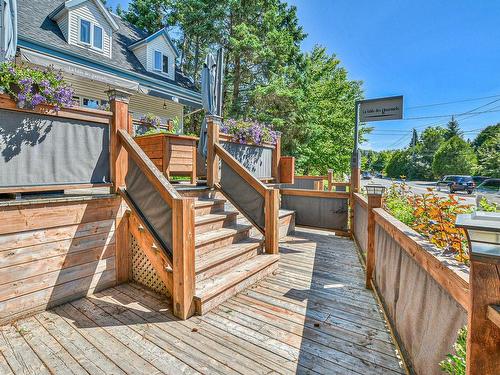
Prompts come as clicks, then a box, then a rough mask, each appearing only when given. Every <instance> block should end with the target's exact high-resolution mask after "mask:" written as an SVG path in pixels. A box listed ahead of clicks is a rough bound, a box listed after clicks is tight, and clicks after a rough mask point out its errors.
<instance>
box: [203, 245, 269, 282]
mask: <svg viewBox="0 0 500 375" xmlns="http://www.w3.org/2000/svg"><path fill="white" fill-rule="evenodd" d="M263 243H264V240H262V239H258V238H255V237H250V238H248V239H246V240H243V241H240V242H237V243H234V244H231V245H228V246H224V247H221V248H219V249H216V250H213V251H212V252H210V253H208V254H202V255H201V256H200V255H198V256H197V257H196V261H195V265H196V273H199V272H202V271H204V270H206V269H207V268H210V267H212V266H214V265H217V264H220V263H223V262H224V261H226V260H228V259H231V258H234V257H237V256H239V255H241V254H244V253H246V252H247V251H251V250H253V249H255V248H257V247H259V246H261V245H262V244H263Z"/></svg>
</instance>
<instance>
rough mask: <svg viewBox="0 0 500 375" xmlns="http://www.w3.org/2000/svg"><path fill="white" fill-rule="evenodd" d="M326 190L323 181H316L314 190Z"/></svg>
mask: <svg viewBox="0 0 500 375" xmlns="http://www.w3.org/2000/svg"><path fill="white" fill-rule="evenodd" d="M324 189H325V183H324V182H323V180H316V181H314V190H319V191H323V190H324Z"/></svg>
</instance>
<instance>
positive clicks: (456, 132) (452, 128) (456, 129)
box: [445, 116, 463, 140]
mask: <svg viewBox="0 0 500 375" xmlns="http://www.w3.org/2000/svg"><path fill="white" fill-rule="evenodd" d="M462 135H463V132H462V130H460V125H459V124H458V121H457V120H455V116H451V120H450V122H448V124H447V125H446V134H445V139H446V140H448V139H450V138H453V137H455V136H457V137H462Z"/></svg>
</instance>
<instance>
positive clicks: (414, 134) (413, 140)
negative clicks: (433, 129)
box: [410, 129, 418, 147]
mask: <svg viewBox="0 0 500 375" xmlns="http://www.w3.org/2000/svg"><path fill="white" fill-rule="evenodd" d="M417 144H418V133H417V129H413V132H412V135H411V141H410V147H415V146H416V145H417Z"/></svg>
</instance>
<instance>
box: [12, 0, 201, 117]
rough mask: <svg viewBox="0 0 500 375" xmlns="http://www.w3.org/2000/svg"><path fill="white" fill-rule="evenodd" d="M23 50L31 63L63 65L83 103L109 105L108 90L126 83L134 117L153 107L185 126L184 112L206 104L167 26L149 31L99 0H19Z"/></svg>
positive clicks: (21, 52) (67, 77) (19, 20)
mask: <svg viewBox="0 0 500 375" xmlns="http://www.w3.org/2000/svg"><path fill="white" fill-rule="evenodd" d="M18 49H19V58H20V59H22V60H24V61H26V62H28V63H31V64H34V65H41V66H49V65H53V66H54V67H55V68H56V69H60V70H61V71H62V72H63V75H64V77H65V79H66V81H67V82H68V83H69V84H71V85H72V86H73V89H74V90H75V100H76V101H77V102H78V103H79V104H80V106H84V107H89V108H97V107H100V106H104V105H105V104H106V103H107V96H106V94H105V92H106V91H107V90H108V89H109V88H122V89H126V90H128V91H130V92H131V93H132V96H131V100H130V110H131V112H132V113H133V116H134V118H139V117H140V116H142V115H143V114H145V113H147V112H153V113H155V114H156V115H158V116H160V118H162V120H163V121H166V120H169V119H171V120H175V119H177V120H178V121H179V123H180V124H181V125H182V118H183V115H184V112H185V111H188V110H192V109H197V108H200V107H201V96H200V93H199V92H198V91H196V89H195V88H194V84H193V82H192V81H191V80H190V79H189V78H187V77H185V76H183V75H182V74H181V73H180V71H179V69H177V67H176V58H177V57H178V51H177V49H176V48H175V46H174V44H173V43H172V41H171V40H170V37H169V35H168V33H167V31H166V30H165V29H162V30H159V31H157V32H156V33H154V34H151V35H150V34H148V33H146V32H145V31H143V30H140V29H138V28H136V27H135V26H133V25H131V24H129V23H128V22H126V21H125V20H123V19H121V17H119V16H117V15H115V14H113V13H111V12H109V10H107V9H106V8H105V7H104V6H103V5H102V2H101V1H100V0H68V1H62V0H18ZM185 107H187V108H185Z"/></svg>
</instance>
